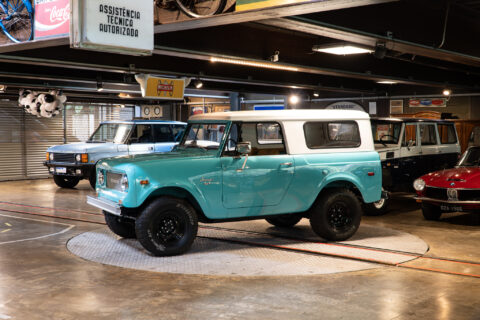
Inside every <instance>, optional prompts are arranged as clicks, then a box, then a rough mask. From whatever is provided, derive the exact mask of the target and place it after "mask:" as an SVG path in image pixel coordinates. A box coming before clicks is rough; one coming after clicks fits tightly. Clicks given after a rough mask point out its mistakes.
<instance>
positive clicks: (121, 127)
mask: <svg viewBox="0 0 480 320" xmlns="http://www.w3.org/2000/svg"><path fill="white" fill-rule="evenodd" d="M132 127H133V124H127V123H102V124H100V126H99V127H98V128H97V130H95V132H94V133H93V134H92V136H91V137H90V139H88V141H87V142H90V143H95V142H114V143H124V142H125V139H126V138H127V136H128V134H129V133H130V130H132Z"/></svg>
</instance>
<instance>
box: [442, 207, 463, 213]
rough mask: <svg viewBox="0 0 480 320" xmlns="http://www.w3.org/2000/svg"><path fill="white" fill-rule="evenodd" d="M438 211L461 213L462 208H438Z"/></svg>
mask: <svg viewBox="0 0 480 320" xmlns="http://www.w3.org/2000/svg"><path fill="white" fill-rule="evenodd" d="M440 210H442V211H453V212H461V211H463V209H462V207H459V206H445V205H442V206H440Z"/></svg>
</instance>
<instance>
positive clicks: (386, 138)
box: [372, 120, 402, 146]
mask: <svg viewBox="0 0 480 320" xmlns="http://www.w3.org/2000/svg"><path fill="white" fill-rule="evenodd" d="M401 129H402V124H401V123H400V122H388V121H378V120H372V135H373V140H374V141H375V143H381V144H383V145H385V146H386V145H387V144H398V139H399V137H400V131H401Z"/></svg>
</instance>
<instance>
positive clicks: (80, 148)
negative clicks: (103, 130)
mask: <svg viewBox="0 0 480 320" xmlns="http://www.w3.org/2000/svg"><path fill="white" fill-rule="evenodd" d="M113 149H115V150H116V145H115V144H114V143H112V142H106V143H86V142H77V143H69V144H61V145H58V146H53V147H50V148H48V149H47V152H53V153H93V152H105V151H108V150H113Z"/></svg>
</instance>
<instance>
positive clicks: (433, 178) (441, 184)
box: [421, 167, 480, 189]
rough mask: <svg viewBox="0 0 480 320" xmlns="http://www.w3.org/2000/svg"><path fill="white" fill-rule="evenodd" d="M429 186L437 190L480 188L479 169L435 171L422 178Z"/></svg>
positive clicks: (460, 168) (462, 168)
mask: <svg viewBox="0 0 480 320" xmlns="http://www.w3.org/2000/svg"><path fill="white" fill-rule="evenodd" d="M421 178H422V179H423V180H424V181H425V182H426V184H427V186H431V187H437V188H467V189H470V188H480V168H479V167H459V168H453V169H446V170H442V171H435V172H432V173H429V174H426V175H424V176H422V177H421Z"/></svg>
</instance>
